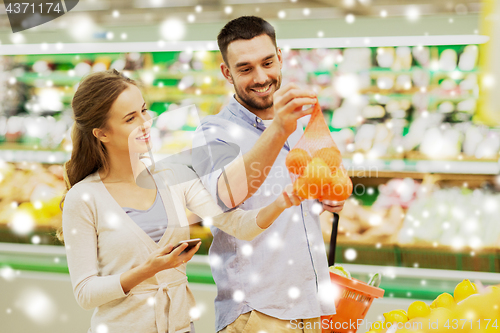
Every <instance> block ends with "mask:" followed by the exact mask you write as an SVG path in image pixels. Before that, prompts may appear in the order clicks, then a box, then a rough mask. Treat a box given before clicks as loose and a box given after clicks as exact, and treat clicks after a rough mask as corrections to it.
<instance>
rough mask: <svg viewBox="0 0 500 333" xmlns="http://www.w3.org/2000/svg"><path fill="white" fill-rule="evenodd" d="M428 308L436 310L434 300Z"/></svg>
mask: <svg viewBox="0 0 500 333" xmlns="http://www.w3.org/2000/svg"><path fill="white" fill-rule="evenodd" d="M429 308H430V309H431V310H432V309H435V308H436V300H433V301H432V303H431V305H430V306H429Z"/></svg>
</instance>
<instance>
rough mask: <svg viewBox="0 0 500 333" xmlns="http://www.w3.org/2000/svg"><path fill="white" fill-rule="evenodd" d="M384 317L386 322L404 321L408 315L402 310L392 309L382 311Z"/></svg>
mask: <svg viewBox="0 0 500 333" xmlns="http://www.w3.org/2000/svg"><path fill="white" fill-rule="evenodd" d="M384 318H385V322H386V323H406V322H407V321H408V315H407V314H406V311H404V310H392V311H390V312H387V313H384Z"/></svg>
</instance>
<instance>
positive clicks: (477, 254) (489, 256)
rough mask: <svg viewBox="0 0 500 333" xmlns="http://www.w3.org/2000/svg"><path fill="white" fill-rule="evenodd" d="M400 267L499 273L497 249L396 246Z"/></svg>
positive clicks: (499, 265)
mask: <svg viewBox="0 0 500 333" xmlns="http://www.w3.org/2000/svg"><path fill="white" fill-rule="evenodd" d="M398 247H399V253H400V256H401V266H403V267H420V268H433V269H449V270H458V271H481V272H500V253H499V251H498V250H497V249H492V248H488V249H481V250H472V249H467V250H460V251H457V250H453V249H451V248H449V247H445V246H437V247H433V246H432V245H430V246H417V245H411V246H398Z"/></svg>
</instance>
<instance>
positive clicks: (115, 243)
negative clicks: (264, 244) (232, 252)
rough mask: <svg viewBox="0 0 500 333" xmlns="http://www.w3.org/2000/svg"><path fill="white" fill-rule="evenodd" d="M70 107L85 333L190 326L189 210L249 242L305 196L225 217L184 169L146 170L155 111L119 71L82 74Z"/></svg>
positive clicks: (71, 250)
mask: <svg viewBox="0 0 500 333" xmlns="http://www.w3.org/2000/svg"><path fill="white" fill-rule="evenodd" d="M72 106H73V112H74V117H75V123H74V126H73V132H72V137H73V151H72V154H71V159H70V160H69V161H68V162H67V163H66V164H65V167H66V175H65V179H66V182H67V188H68V192H67V193H66V196H65V198H64V199H63V200H64V207H63V217H62V221H63V222H62V224H63V225H62V228H63V231H64V242H65V245H66V255H67V259H68V268H69V272H70V277H71V282H72V285H73V292H74V294H75V298H76V300H77V302H78V303H79V304H80V306H82V307H83V308H85V309H92V308H97V309H96V311H95V312H94V314H93V317H92V321H91V329H90V331H89V332H100V331H106V332H125V333H126V332H130V333H132V332H133V333H135V332H145V333H153V332H161V333H166V332H169V333H174V332H175V333H182V332H194V326H193V323H192V320H194V319H195V318H191V317H190V313H196V311H194V312H193V311H190V310H192V309H193V308H195V303H194V298H193V295H192V293H191V291H190V289H189V287H188V285H187V278H186V267H185V264H186V262H187V261H189V260H190V259H191V258H192V256H193V255H194V253H195V252H196V251H197V250H198V248H199V246H200V244H198V245H196V246H195V247H193V248H192V249H191V250H189V251H187V252H184V250H185V249H186V247H187V245H188V244H187V243H185V242H183V240H186V239H189V226H188V221H187V218H186V214H185V209H186V208H188V209H189V210H190V211H192V212H193V213H194V214H196V215H198V216H200V217H201V218H211V219H212V223H213V225H214V226H217V227H218V228H219V229H221V230H223V231H224V232H226V233H228V234H230V235H233V236H234V237H237V238H239V239H242V240H252V239H253V238H255V237H256V236H257V235H259V234H260V233H262V232H263V231H264V230H265V229H266V228H267V227H269V226H270V225H271V224H272V223H273V222H274V220H276V218H277V217H278V216H279V215H280V214H281V213H282V212H283V211H284V210H285V209H286V208H288V207H291V206H292V205H299V204H300V201H301V200H300V199H299V198H298V197H297V196H295V195H292V194H291V193H290V194H287V193H285V192H284V193H283V194H282V195H281V196H279V197H278V198H277V199H276V200H275V201H274V202H273V203H271V204H270V205H268V206H266V207H264V208H262V209H256V210H252V211H243V210H240V209H235V210H233V211H231V212H227V213H223V212H222V210H221V209H220V208H219V206H218V205H217V204H216V203H215V202H214V201H213V199H212V197H211V195H210V194H209V193H208V191H207V190H206V189H205V188H204V187H203V185H202V184H201V181H200V180H199V178H198V177H197V176H196V174H195V173H194V172H193V171H192V170H191V169H189V168H188V167H186V166H182V165H170V164H168V165H167V164H165V165H162V166H161V170H160V168H155V170H154V171H152V170H149V169H148V168H147V167H146V165H145V164H144V163H142V161H141V155H142V154H143V153H146V152H148V150H150V144H149V141H150V137H149V132H150V128H151V123H152V121H151V117H150V116H149V114H148V112H147V109H146V103H145V102H144V99H143V97H142V94H141V92H140V90H139V89H138V88H137V86H136V85H135V83H134V81H132V80H130V79H128V78H126V77H125V76H123V75H122V74H120V73H119V72H117V71H115V70H113V71H105V72H97V73H93V74H90V75H89V76H87V77H86V78H84V79H83V81H82V82H81V84H80V86H79V88H78V90H77V91H76V93H75V96H74V98H73V102H72ZM157 169H158V170H157ZM143 171H147V172H143ZM139 179H140V183H141V186H139V185H138V182H139ZM180 179H182V181H181V180H180ZM169 184H176V185H175V186H170V185H169ZM289 192H291V190H289ZM60 236H61V237H62V233H61V234H60ZM177 243H183V244H182V245H181V246H178V247H175V248H174V245H176V244H177ZM124 318H126V319H124Z"/></svg>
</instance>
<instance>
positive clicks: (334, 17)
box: [0, 0, 500, 333]
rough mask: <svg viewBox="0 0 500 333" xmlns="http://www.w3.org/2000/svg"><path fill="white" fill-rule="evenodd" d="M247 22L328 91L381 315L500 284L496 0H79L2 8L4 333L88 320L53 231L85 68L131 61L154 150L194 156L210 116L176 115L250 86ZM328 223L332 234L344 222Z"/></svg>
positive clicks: (298, 72)
mask: <svg viewBox="0 0 500 333" xmlns="http://www.w3.org/2000/svg"><path fill="white" fill-rule="evenodd" d="M242 15H257V16H261V17H263V18H264V19H266V20H268V21H269V22H270V23H271V24H273V26H274V27H275V29H276V32H277V38H278V46H279V47H280V48H281V49H282V51H283V55H284V66H283V71H282V72H283V81H284V82H285V83H287V82H297V83H298V84H299V85H301V86H304V87H306V86H307V87H309V88H312V89H314V90H316V91H317V93H318V96H319V101H320V104H321V107H322V110H323V113H324V117H325V120H326V122H327V124H328V125H329V126H330V130H331V134H332V137H333V138H334V140H335V142H336V143H337V145H338V146H339V149H340V150H341V152H342V154H343V157H344V164H345V166H346V168H347V169H348V171H349V173H350V176H351V178H352V180H353V183H354V185H355V186H354V193H353V195H352V197H351V198H350V199H349V200H348V201H347V202H346V205H345V208H344V210H343V211H342V213H341V214H340V215H341V218H340V221H341V223H340V226H339V235H338V243H337V252H336V262H339V263H345V267H347V268H348V269H349V270H350V271H351V273H352V275H353V276H354V277H356V278H359V279H360V280H364V281H367V280H368V278H369V277H370V276H371V275H372V274H373V273H376V272H380V273H381V274H382V276H383V277H382V284H381V288H383V289H384V290H385V296H384V298H383V299H377V300H375V301H374V303H373V305H372V306H371V308H370V311H369V312H368V316H367V319H369V320H371V321H374V320H380V319H382V316H381V315H382V313H383V312H385V311H388V310H391V309H394V308H396V307H404V306H407V305H408V304H410V303H411V302H412V301H414V300H424V301H426V302H427V301H429V302H430V301H431V300H433V299H434V298H435V297H436V296H437V295H439V294H441V293H443V292H451V293H452V292H453V288H454V286H455V285H456V283H457V282H458V281H460V280H461V279H462V278H464V276H466V277H467V278H469V279H471V280H480V281H482V282H483V283H485V284H493V283H494V284H498V283H500V277H499V275H498V274H495V273H499V272H500V224H499V223H498V222H497V220H496V218H497V217H498V213H499V210H500V205H499V204H500V194H499V190H500V178H499V151H500V109H499V108H498V105H500V94H499V85H498V82H500V64H499V63H498V60H497V59H500V4H499V3H498V2H497V1H494V0H489V1H479V0H443V1H433V0H418V1H407V0H291V1H290V0H275V1H264V0H256V1H247V0H210V1H195V0H135V1H123V0H122V1H117V0H80V1H79V2H78V4H77V5H76V6H75V7H74V8H73V9H72V10H71V11H69V12H67V13H66V14H64V15H62V16H60V17H58V18H56V19H54V20H52V21H50V22H47V23H45V24H42V25H39V26H36V27H34V28H31V29H28V30H24V31H22V32H17V33H12V30H11V27H10V24H9V20H8V17H7V14H6V7H5V6H4V5H3V4H2V5H0V293H1V295H2V297H1V300H0V321H1V322H2V326H3V328H2V332H9V333H10V332H27V331H31V330H34V329H36V330H37V331H38V332H86V331H87V329H88V327H89V320H90V316H91V312H89V311H84V310H82V309H80V308H79V307H78V305H77V304H76V301H75V300H74V298H73V295H72V290H71V284H70V283H69V275H68V272H67V265H66V258H65V252H64V247H63V246H61V244H60V243H59V242H58V241H57V240H56V239H55V237H54V234H55V229H56V228H57V227H58V226H59V225H60V224H61V211H60V209H59V202H60V200H61V197H62V195H63V194H64V191H65V185H64V181H63V178H62V164H63V163H64V162H65V161H67V160H68V159H69V157H70V154H71V149H72V144H71V138H70V135H69V133H70V129H71V126H72V122H73V121H72V110H71V99H72V97H73V94H74V92H75V91H76V89H77V87H78V83H79V81H80V80H81V78H82V77H84V76H85V75H86V74H88V73H90V72H94V71H101V70H106V69H110V68H115V69H117V70H119V71H124V73H125V74H126V75H127V76H129V77H131V78H133V79H135V80H137V81H138V82H139V83H140V85H141V89H142V91H143V94H144V96H145V98H146V101H147V103H148V107H149V110H150V112H151V114H152V116H154V117H157V121H156V123H155V126H154V129H153V131H152V137H153V140H155V145H156V150H155V156H156V157H157V158H158V159H160V158H163V157H166V156H169V155H170V154H173V153H177V152H179V151H181V150H185V149H188V148H189V147H190V145H191V139H192V133H193V131H194V129H195V128H196V125H197V119H198V118H197V117H195V116H193V114H192V113H189V112H187V113H185V116H179V117H176V118H175V121H171V117H170V118H167V117H168V112H170V111H173V110H175V109H178V108H180V107H184V106H190V105H194V106H195V107H196V108H197V112H196V114H199V115H201V117H203V116H206V115H210V114H216V113H218V112H219V110H221V108H222V107H223V106H224V105H225V104H226V103H227V102H228V100H229V98H230V96H232V94H233V93H234V91H233V88H232V86H231V85H229V84H228V83H227V82H226V81H225V80H224V78H223V76H222V74H221V73H220V69H219V65H220V63H221V62H222V58H221V56H220V53H219V52H218V49H217V43H216V36H217V34H218V32H219V30H220V29H221V28H222V27H223V25H224V24H225V23H226V22H228V21H229V20H231V19H233V18H236V17H239V16H242ZM167 119H169V121H166V120H167ZM306 124H307V119H303V125H304V126H305V125H306ZM187 163H189V162H187ZM191 218H192V220H193V221H194V220H196V219H197V217H195V216H191ZM321 223H322V228H323V230H324V240H325V242H326V243H328V241H329V239H330V232H331V224H332V221H331V215H328V214H322V215H321ZM191 234H192V237H193V238H194V237H200V238H202V239H203V246H202V248H201V249H200V251H199V255H197V256H196V257H195V258H194V259H193V261H192V262H190V263H189V265H188V278H189V281H190V283H191V286H192V288H193V290H194V292H195V296H196V299H197V303H198V308H197V309H195V311H194V313H195V314H197V315H198V316H200V320H199V321H198V322H196V329H197V331H198V332H202V333H203V332H213V331H214V324H213V322H214V314H213V299H214V297H215V286H214V283H213V279H212V276H211V272H210V267H209V266H208V261H207V257H206V254H207V251H208V248H209V246H210V242H211V233H210V231H209V229H208V226H206V225H203V224H202V223H198V224H196V225H193V226H192V228H191ZM366 331H367V329H365V330H361V329H360V330H359V331H358V332H360V333H363V332H366Z"/></svg>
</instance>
